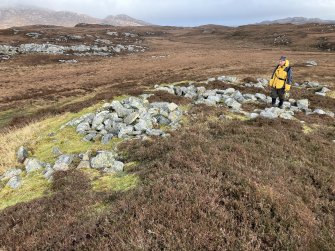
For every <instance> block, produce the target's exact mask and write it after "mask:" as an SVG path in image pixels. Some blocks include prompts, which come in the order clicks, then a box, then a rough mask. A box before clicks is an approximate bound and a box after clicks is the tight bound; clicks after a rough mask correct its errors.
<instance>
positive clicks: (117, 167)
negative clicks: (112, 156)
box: [103, 160, 124, 173]
mask: <svg viewBox="0 0 335 251" xmlns="http://www.w3.org/2000/svg"><path fill="white" fill-rule="evenodd" d="M123 168H124V164H123V163H122V162H121V161H116V160H115V161H114V162H113V164H112V166H111V167H109V168H105V169H104V170H103V171H104V172H106V173H115V172H123Z"/></svg>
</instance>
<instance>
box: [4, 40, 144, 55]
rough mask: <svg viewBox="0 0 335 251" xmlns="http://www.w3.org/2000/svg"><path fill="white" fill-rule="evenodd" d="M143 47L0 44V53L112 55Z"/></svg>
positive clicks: (141, 49)
mask: <svg viewBox="0 0 335 251" xmlns="http://www.w3.org/2000/svg"><path fill="white" fill-rule="evenodd" d="M145 49H146V48H145V47H142V46H138V45H122V44H117V45H104V46H98V45H84V44H80V45H72V46H62V45H56V44H50V43H46V44H35V43H31V44H21V45H20V46H10V45H0V54H3V55H16V54H30V53H42V54H52V55H63V54H73V55H76V56H112V55H115V54H117V53H121V52H128V53H132V52H144V51H145Z"/></svg>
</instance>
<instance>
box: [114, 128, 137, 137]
mask: <svg viewBox="0 0 335 251" xmlns="http://www.w3.org/2000/svg"><path fill="white" fill-rule="evenodd" d="M133 130H134V127H133V126H131V125H129V126H126V127H123V128H121V129H120V131H119V133H118V138H125V137H127V135H128V134H130V133H132V131H133Z"/></svg>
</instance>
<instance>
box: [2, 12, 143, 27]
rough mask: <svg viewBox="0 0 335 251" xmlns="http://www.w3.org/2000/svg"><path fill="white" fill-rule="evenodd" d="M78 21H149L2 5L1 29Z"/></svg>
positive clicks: (122, 23) (126, 23)
mask: <svg viewBox="0 0 335 251" xmlns="http://www.w3.org/2000/svg"><path fill="white" fill-rule="evenodd" d="M78 23H89V24H109V25H115V26H142V25H148V24H147V23H145V22H143V21H140V20H136V19H134V18H131V17H129V16H126V15H117V16H108V17H106V18H105V19H99V18H94V17H91V16H89V15H83V14H77V13H74V12H69V11H53V10H48V9H42V8H35V7H16V8H14V7H12V8H9V7H8V8H1V7H0V29H5V28H9V27H19V26H27V25H37V24H38V25H56V26H64V27H72V26H75V25H76V24H78Z"/></svg>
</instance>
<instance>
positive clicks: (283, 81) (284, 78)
mask: <svg viewBox="0 0 335 251" xmlns="http://www.w3.org/2000/svg"><path fill="white" fill-rule="evenodd" d="M291 84H292V69H291V67H290V62H289V61H288V60H286V61H285V64H284V65H283V66H279V65H277V67H276V68H275V70H274V71H273V74H272V77H271V80H270V83H269V85H270V86H271V87H273V88H276V89H283V88H285V91H289V90H290V89H291Z"/></svg>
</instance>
